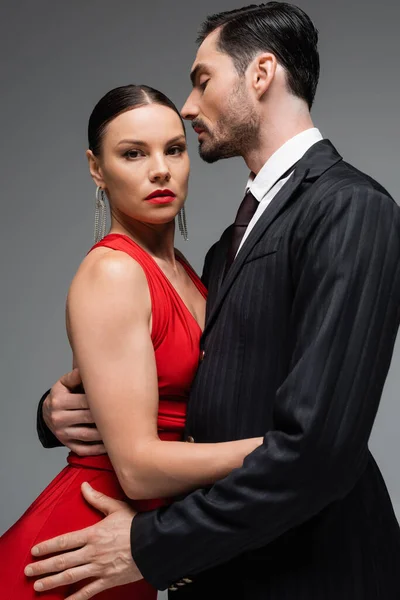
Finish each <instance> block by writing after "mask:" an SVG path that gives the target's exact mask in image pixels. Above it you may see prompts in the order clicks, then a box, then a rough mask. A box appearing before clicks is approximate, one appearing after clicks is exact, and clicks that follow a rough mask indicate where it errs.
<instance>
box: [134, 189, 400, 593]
mask: <svg viewBox="0 0 400 600" xmlns="http://www.w3.org/2000/svg"><path fill="white" fill-rule="evenodd" d="M399 213H400V209H399V207H398V206H397V205H396V204H395V202H394V201H393V200H392V199H391V198H389V197H388V196H385V195H384V194H380V193H379V192H377V191H376V190H373V189H372V188H371V187H369V186H367V185H365V188H364V189H363V188H362V187H359V188H354V187H352V188H344V189H342V190H341V191H340V192H339V193H337V194H336V195H335V196H332V195H331V197H330V198H325V199H321V200H320V201H319V203H318V204H317V205H316V206H315V207H314V208H313V209H312V210H311V209H310V210H309V213H308V215H307V217H306V221H305V222H304V223H303V224H302V228H301V230H302V239H300V235H299V233H297V235H298V246H297V248H296V252H293V265H292V272H293V280H294V288H295V289H294V300H293V305H292V317H291V323H290V327H291V334H292V335H291V338H292V349H291V360H290V366H289V370H288V375H287V377H286V379H285V380H284V382H283V383H282V385H281V387H280V388H279V389H278V390H277V393H276V400H275V407H274V409H275V413H274V414H276V419H275V422H274V425H275V427H274V430H271V431H268V432H267V433H266V435H265V438H264V442H263V445H262V446H260V447H259V448H257V449H256V450H255V451H254V452H253V453H252V454H250V455H249V456H248V457H246V459H245V461H244V464H243V467H241V468H240V469H236V470H234V471H233V472H232V473H231V474H230V475H229V476H228V477H226V478H225V479H223V480H221V481H219V482H217V483H216V484H214V485H213V486H212V487H211V489H209V490H203V489H199V490H196V491H195V492H193V493H191V494H190V495H188V496H187V497H186V498H184V499H182V500H180V501H177V502H175V503H173V504H172V505H170V506H169V507H166V508H162V509H158V510H155V511H151V512H149V513H141V514H139V515H138V516H137V517H136V518H135V519H134V520H133V523H132V528H131V543H132V555H133V558H134V560H135V562H136V563H137V565H138V567H139V569H140V571H141V572H142V574H143V575H144V577H145V579H147V580H148V581H149V582H150V583H152V584H153V585H154V586H155V587H157V588H158V589H164V588H165V587H167V586H169V585H171V583H173V582H175V581H177V580H179V579H181V578H182V577H190V576H191V575H196V573H199V572H201V571H204V570H206V569H209V568H212V567H214V566H217V565H218V564H221V563H223V562H226V561H228V560H230V559H232V558H234V557H236V556H238V555H240V554H242V553H243V552H245V551H247V550H251V549H255V548H259V547H262V546H264V545H266V544H268V543H270V542H271V541H273V540H274V539H276V538H277V537H279V536H281V535H282V534H283V533H285V532H286V531H288V530H289V529H292V528H294V527H296V526H298V525H300V524H301V523H303V522H305V521H307V520H309V519H310V518H311V517H312V516H314V515H315V514H317V513H319V512H320V511H321V510H322V509H323V508H324V507H325V506H327V505H328V504H330V503H332V502H333V501H335V500H336V499H338V498H341V497H343V496H345V495H346V494H347V493H348V492H349V491H350V490H351V489H352V487H353V486H354V485H355V484H356V482H357V480H358V478H359V477H360V476H361V474H362V472H363V470H364V468H365V466H366V460H367V453H368V449H367V443H368V438H369V436H370V433H371V429H372V426H373V422H374V419H375V416H376V412H377V409H378V404H379V400H380V396H381V393H382V389H383V385H384V382H385V379H386V375H387V372H388V369H389V366H390V360H391V356H392V352H393V347H394V343H395V338H396V333H397V329H398V326H399V318H400V311H399V306H400V217H399ZM210 393H212V390H210Z"/></svg>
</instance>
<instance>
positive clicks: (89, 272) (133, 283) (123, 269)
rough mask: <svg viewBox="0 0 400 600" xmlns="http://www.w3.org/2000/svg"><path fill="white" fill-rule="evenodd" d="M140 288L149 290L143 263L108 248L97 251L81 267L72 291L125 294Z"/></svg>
mask: <svg viewBox="0 0 400 600" xmlns="http://www.w3.org/2000/svg"><path fill="white" fill-rule="evenodd" d="M141 287H143V289H146V288H147V279H146V276H145V274H144V271H143V269H142V267H141V266H140V264H139V263H138V262H137V261H136V260H134V259H133V258H132V257H131V256H129V255H128V254H126V253H125V252H123V251H120V250H112V249H110V248H107V247H99V248H95V249H94V250H92V251H91V252H89V254H87V255H86V257H85V258H84V260H83V261H82V263H81V264H80V266H79V268H78V270H77V272H76V274H75V277H74V279H73V280H72V283H71V288H70V291H74V290H76V291H78V290H86V289H87V288H90V289H91V290H93V291H101V290H102V288H105V289H107V290H109V291H110V292H114V293H115V292H118V293H119V292H124V291H129V290H133V289H134V290H135V292H136V293H138V292H140V289H141Z"/></svg>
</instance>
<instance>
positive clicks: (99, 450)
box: [36, 369, 106, 456]
mask: <svg viewBox="0 0 400 600" xmlns="http://www.w3.org/2000/svg"><path fill="white" fill-rule="evenodd" d="M81 384H82V379H81V376H80V373H79V371H78V369H74V370H73V371H70V372H69V373H66V374H65V375H63V376H62V377H61V378H60V379H59V380H58V381H57V383H55V384H54V385H53V387H52V388H51V389H50V390H48V391H47V392H46V393H45V394H44V395H43V396H42V398H41V399H40V402H39V406H38V410H37V418H36V427H37V433H38V436H39V440H40V441H41V443H42V445H43V446H44V448H55V447H59V446H66V447H67V448H69V449H70V450H72V451H73V452H76V454H78V455H79V456H96V455H98V454H105V452H106V449H105V447H104V444H103V442H102V439H101V436H100V433H99V431H98V430H97V428H96V427H95V424H94V420H93V417H92V414H91V412H90V410H89V404H88V402H87V399H86V395H85V394H84V393H81V392H82V388H81Z"/></svg>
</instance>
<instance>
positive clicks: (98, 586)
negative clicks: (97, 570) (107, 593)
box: [65, 579, 112, 600]
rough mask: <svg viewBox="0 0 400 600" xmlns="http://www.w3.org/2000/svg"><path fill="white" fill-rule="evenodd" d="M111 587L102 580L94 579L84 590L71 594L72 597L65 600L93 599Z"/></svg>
mask: <svg viewBox="0 0 400 600" xmlns="http://www.w3.org/2000/svg"><path fill="white" fill-rule="evenodd" d="M110 587H112V586H111V585H108V584H107V583H106V582H105V581H104V579H96V580H95V581H92V583H89V584H88V585H86V586H85V587H84V588H82V589H81V590H79V591H78V592H75V594H72V596H68V597H67V598H66V599H65V600H88V598H93V596H96V594H99V593H100V592H102V591H104V590H108V589H109V588H110Z"/></svg>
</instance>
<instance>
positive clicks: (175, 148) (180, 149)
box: [168, 146, 186, 156]
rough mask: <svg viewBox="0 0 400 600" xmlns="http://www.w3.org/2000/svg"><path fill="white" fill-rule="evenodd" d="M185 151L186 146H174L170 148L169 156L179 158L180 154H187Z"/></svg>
mask: <svg viewBox="0 0 400 600" xmlns="http://www.w3.org/2000/svg"><path fill="white" fill-rule="evenodd" d="M185 150H186V146H172V148H169V150H168V154H170V155H172V156H179V155H180V154H182V153H183V152H185Z"/></svg>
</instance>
